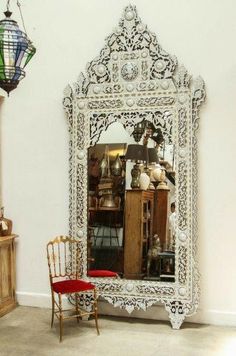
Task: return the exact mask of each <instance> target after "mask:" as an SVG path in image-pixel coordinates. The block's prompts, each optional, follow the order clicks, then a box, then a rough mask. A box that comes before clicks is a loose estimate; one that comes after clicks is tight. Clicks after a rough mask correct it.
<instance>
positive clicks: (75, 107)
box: [63, 5, 205, 329]
mask: <svg viewBox="0 0 236 356" xmlns="http://www.w3.org/2000/svg"><path fill="white" fill-rule="evenodd" d="M204 99H205V87H204V82H203V80H202V79H201V78H200V77H198V78H197V79H195V80H191V77H190V75H189V74H188V72H187V70H186V69H185V68H184V67H183V66H178V65H177V59H176V58H175V57H174V56H171V55H169V54H168V53H166V52H165V51H164V50H163V49H162V48H161V46H160V45H159V43H158V42H157V38H156V36H155V34H153V33H152V32H150V31H149V30H148V29H147V27H146V25H144V24H143V23H142V21H141V20H140V18H139V17H138V14H137V11H136V7H135V6H131V5H130V6H127V7H126V8H125V9H124V12H123V16H122V18H121V20H120V22H119V25H118V27H117V28H116V29H115V31H114V32H113V33H112V34H111V35H110V36H108V37H107V38H106V42H105V46H104V48H103V49H102V50H101V52H100V55H99V56H98V57H97V58H95V59H94V60H93V61H91V62H90V63H88V65H87V67H86V74H85V75H83V74H82V73H81V74H80V75H79V78H78V81H77V82H76V83H75V84H74V86H70V85H68V86H67V88H66V89H65V93H64V101H63V104H64V108H65V111H66V114H67V118H68V126H69V135H70V136H69V137H70V138H69V167H70V168H69V179H70V200H69V233H70V235H71V236H73V237H74V238H76V239H79V240H81V246H82V250H81V261H82V263H81V266H80V267H81V273H82V276H84V278H88V277H87V164H88V162H87V152H88V148H89V147H90V146H93V145H94V144H95V143H96V142H97V141H98V139H99V137H100V134H101V133H102V132H103V131H104V130H106V129H107V128H108V126H109V125H110V124H111V123H113V122H116V121H118V122H120V123H122V125H123V126H124V128H125V129H126V130H127V131H128V132H129V133H130V134H132V131H133V128H134V125H135V124H136V123H138V122H139V121H141V120H143V119H148V120H149V121H151V122H152V123H153V124H154V126H155V127H160V128H161V130H162V132H163V134H164V136H165V139H166V142H167V143H174V145H175V153H176V157H175V162H176V193H175V194H176V208H177V238H176V247H175V256H176V258H175V282H157V281H146V280H126V279H112V278H110V279H109V278H105V279H104V278H88V279H89V280H91V281H92V282H93V283H94V284H95V285H96V286H97V287H98V290H99V294H100V296H101V297H103V298H104V299H106V300H107V301H108V302H109V303H111V304H113V305H114V306H118V307H120V308H123V309H126V310H127V311H128V312H129V313H130V312H132V311H133V310H134V309H143V310H146V308H147V307H150V306H151V305H153V304H154V303H157V302H161V303H164V305H165V308H166V310H167V311H168V313H169V317H170V320H171V323H172V326H173V328H177V329H178V328H179V327H180V326H181V324H182V322H183V320H184V318H185V316H189V315H191V314H193V313H194V312H195V311H196V309H197V306H198V302H199V273H198V263H197V257H196V240H197V136H196V133H197V129H198V123H199V107H200V105H201V103H202V102H203V101H204ZM72 263H73V256H72Z"/></svg>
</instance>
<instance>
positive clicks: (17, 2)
mask: <svg viewBox="0 0 236 356" xmlns="http://www.w3.org/2000/svg"><path fill="white" fill-rule="evenodd" d="M16 4H17V6H18V7H19V11H20V17H21V21H22V24H23V27H24V30H25V33H26V35H27V31H26V28H25V22H24V18H23V15H22V11H21V4H20V2H19V0H17V1H16ZM9 7H10V0H7V11H9ZM27 36H28V35H27Z"/></svg>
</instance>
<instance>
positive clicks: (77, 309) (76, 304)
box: [75, 293, 79, 323]
mask: <svg viewBox="0 0 236 356" xmlns="http://www.w3.org/2000/svg"><path fill="white" fill-rule="evenodd" d="M75 310H76V315H79V307H78V293H75ZM76 319H77V323H79V316H77V317H76Z"/></svg>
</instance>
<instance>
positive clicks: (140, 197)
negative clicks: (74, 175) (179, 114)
mask: <svg viewBox="0 0 236 356" xmlns="http://www.w3.org/2000/svg"><path fill="white" fill-rule="evenodd" d="M137 145H138V146H137ZM139 149H140V150H141V151H143V150H144V152H145V153H144V158H143V157H141V156H140V157H135V155H137V154H138V151H139ZM132 155H134V156H132ZM137 172H138V173H137ZM175 229H176V211H175V152H174V146H173V145H172V144H166V143H165V137H164V135H163V134H162V132H161V130H160V129H158V130H156V129H155V127H154V126H153V124H151V123H150V122H149V121H147V120H143V121H142V122H140V123H139V124H136V125H135V126H134V131H133V133H132V135H129V133H128V132H127V131H126V130H125V129H124V127H123V125H122V124H121V123H118V122H113V123H112V124H110V126H109V127H108V128H107V130H106V131H103V132H102V134H101V136H100V138H99V140H98V142H97V143H96V144H95V145H94V146H91V147H90V148H89V149H88V234H87V236H88V247H87V253H88V256H87V258H88V274H89V275H91V276H93V273H96V276H99V274H101V275H100V277H103V276H104V273H105V275H106V273H107V275H106V276H108V277H109V273H110V272H114V273H115V274H116V275H117V276H119V277H120V278H125V279H137V280H154V281H169V282H174V281H175Z"/></svg>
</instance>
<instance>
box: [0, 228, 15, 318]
mask: <svg viewBox="0 0 236 356" xmlns="http://www.w3.org/2000/svg"><path fill="white" fill-rule="evenodd" d="M16 237H17V235H10V236H4V237H0V317H1V316H3V315H4V314H6V313H8V312H9V311H10V310H12V309H13V308H15V306H16V304H17V303H16V293H15V280H16V268H15V267H16V266H15V265H16V263H15V238H16Z"/></svg>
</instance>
